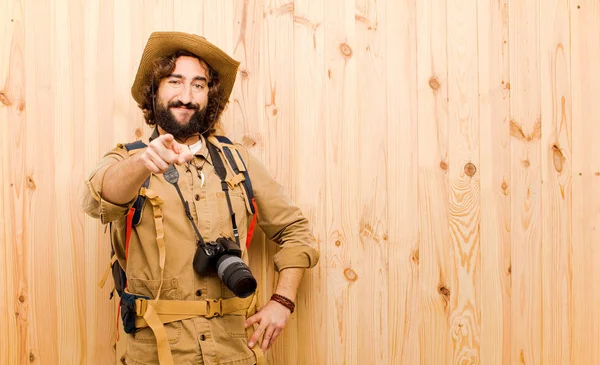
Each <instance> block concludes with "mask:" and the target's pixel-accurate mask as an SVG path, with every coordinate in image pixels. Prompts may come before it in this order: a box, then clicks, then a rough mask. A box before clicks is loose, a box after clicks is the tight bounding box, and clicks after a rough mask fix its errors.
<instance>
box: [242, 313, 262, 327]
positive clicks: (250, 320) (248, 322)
mask: <svg viewBox="0 0 600 365" xmlns="http://www.w3.org/2000/svg"><path fill="white" fill-rule="evenodd" d="M258 322H260V313H256V314H255V315H253V316H252V317H250V318H248V319H247V320H246V326H245V328H248V327H250V326H252V325H253V324H255V323H258Z"/></svg>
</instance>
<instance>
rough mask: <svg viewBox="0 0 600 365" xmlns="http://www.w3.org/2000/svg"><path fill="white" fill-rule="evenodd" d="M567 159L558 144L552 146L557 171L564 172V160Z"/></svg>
mask: <svg viewBox="0 0 600 365" xmlns="http://www.w3.org/2000/svg"><path fill="white" fill-rule="evenodd" d="M564 160H565V158H564V156H563V153H562V151H561V150H560V148H559V147H558V146H557V145H553V146H552V161H553V162H554V168H555V169H556V171H557V172H559V173H560V172H562V170H563V161H564Z"/></svg>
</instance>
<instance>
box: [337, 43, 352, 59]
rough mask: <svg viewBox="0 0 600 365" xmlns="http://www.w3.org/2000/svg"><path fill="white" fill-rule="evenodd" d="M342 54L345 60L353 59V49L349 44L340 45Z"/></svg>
mask: <svg viewBox="0 0 600 365" xmlns="http://www.w3.org/2000/svg"><path fill="white" fill-rule="evenodd" d="M340 52H342V55H344V57H345V58H350V57H352V48H350V46H349V45H348V44H347V43H341V44H340Z"/></svg>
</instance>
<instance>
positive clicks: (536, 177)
mask: <svg viewBox="0 0 600 365" xmlns="http://www.w3.org/2000/svg"><path fill="white" fill-rule="evenodd" d="M165 29H166V30H169V29H173V30H183V31H189V32H197V33H199V34H202V35H204V36H206V37H207V38H208V39H209V40H211V41H213V42H215V43H216V44H218V45H220V46H221V47H223V48H224V49H225V50H226V51H227V52H229V53H230V54H231V55H233V56H234V57H235V58H236V59H238V60H239V61H241V67H240V71H239V73H238V82H237V84H236V86H235V90H234V92H233V95H232V101H231V103H230V105H229V108H228V110H227V112H226V115H225V126H226V129H227V131H228V132H229V133H230V135H231V136H232V137H233V138H234V139H236V140H238V141H241V142H242V143H244V144H246V145H248V146H249V147H251V151H252V153H254V154H255V155H256V156H258V157H259V158H261V159H262V160H263V161H264V162H265V164H266V165H267V167H268V168H269V169H270V171H271V172H272V173H273V175H274V176H275V178H276V179H277V180H278V181H279V182H280V183H281V184H283V185H284V186H285V187H286V188H287V189H288V191H289V192H290V194H291V196H292V197H293V198H294V199H295V200H296V201H297V202H298V203H299V204H300V206H301V207H302V209H303V210H304V212H305V213H306V215H307V216H308V218H309V219H310V222H311V224H312V228H313V231H314V235H315V237H316V238H317V240H318V245H319V247H318V248H319V250H320V252H321V261H320V262H319V264H318V266H317V267H316V268H314V269H313V270H311V271H310V272H309V273H308V274H307V276H306V278H305V281H304V283H303V286H302V288H301V293H300V296H299V299H298V307H299V308H298V311H297V312H296V313H295V314H294V315H293V316H292V319H291V321H290V322H289V325H288V327H287V329H286V331H285V332H284V334H283V335H282V337H281V338H280V339H279V340H278V341H277V342H276V345H275V347H274V348H273V349H272V351H270V352H269V353H268V359H269V362H270V363H271V364H286V365H288V364H290V365H293V364H336V365H337V364H419V363H420V364H435V365H438V364H576V365H579V364H600V265H599V263H600V209H599V207H600V144H599V143H598V140H599V139H600V103H599V100H600V70H599V68H598V67H597V66H598V60H600V38H599V37H598V34H600V0H579V1H573V0H571V1H569V0H544V1H542V0H523V1H510V0H380V1H376V0H356V1H355V2H353V1H346V0H327V1H321V0H290V1H286V0H255V1H250V0H236V1H233V0H231V1H229V0H228V1H219V0H210V1H209V0H205V1H196V0H193V1H192V0H187V1H183V0H182V1H160V0H131V1H100V0H88V1H83V0H53V1H49V0H35V2H34V1H33V0H2V1H0V101H1V104H0V143H1V144H0V153H1V158H0V174H1V177H2V179H1V181H0V225H1V226H2V234H1V235H0V240H1V241H0V242H1V245H0V263H1V265H0V293H2V295H1V296H0V323H2V326H0V361H1V363H2V364H70V363H73V364H75V363H77V364H115V363H118V362H119V357H120V355H121V354H122V351H123V348H124V337H123V336H122V334H121V337H120V341H119V342H118V344H117V345H116V344H115V340H116V336H117V334H116V333H115V329H114V327H115V326H114V321H115V310H114V303H113V302H111V301H109V300H108V294H109V290H110V285H107V287H105V289H103V290H99V289H98V287H97V285H96V283H97V282H98V279H99V277H100V275H101V273H102V272H103V271H104V268H105V267H106V264H107V260H108V241H107V239H108V237H107V235H106V233H105V231H104V228H103V227H101V226H100V224H99V223H98V222H97V221H94V220H92V219H90V218H89V217H87V216H85V215H84V214H83V213H82V211H81V208H80V205H79V199H80V196H81V193H82V185H81V182H82V180H83V179H84V178H85V176H86V175H87V173H88V172H89V170H90V169H91V168H92V166H93V165H94V163H95V162H96V161H97V160H98V158H99V157H100V156H101V155H102V154H103V153H104V152H105V151H106V150H107V149H109V148H110V147H112V146H114V145H115V143H117V142H125V141H130V140H133V139H136V138H140V137H142V136H148V134H149V133H150V130H149V129H148V128H147V127H145V125H144V122H143V119H142V118H141V114H140V112H139V110H138V109H137V107H136V104H135V102H134V101H133V99H132V98H131V96H130V86H131V83H132V81H133V77H134V74H135V71H136V68H137V65H138V62H139V57H140V55H141V52H142V49H143V46H144V44H145V42H146V40H147V38H148V36H149V34H150V33H151V32H152V31H154V30H165ZM275 250H276V247H274V245H273V244H272V243H268V242H265V241H264V239H261V237H260V236H259V237H258V239H257V241H256V242H255V243H254V245H253V247H252V253H251V255H252V256H251V263H252V267H253V269H254V271H255V272H256V273H257V276H259V277H260V281H261V285H262V288H263V291H262V296H263V299H266V298H268V295H269V293H270V291H271V290H272V287H273V285H274V283H275V280H276V276H275V274H274V272H273V270H272V257H271V256H272V254H273V253H274V252H275Z"/></svg>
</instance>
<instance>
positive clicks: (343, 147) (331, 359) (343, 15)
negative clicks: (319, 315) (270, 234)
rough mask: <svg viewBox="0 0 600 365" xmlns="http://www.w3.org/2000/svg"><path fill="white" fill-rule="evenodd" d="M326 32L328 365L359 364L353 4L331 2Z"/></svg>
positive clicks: (325, 361) (355, 90) (326, 358)
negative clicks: (354, 255)
mask: <svg viewBox="0 0 600 365" xmlns="http://www.w3.org/2000/svg"><path fill="white" fill-rule="evenodd" d="M324 5H325V8H324V18H325V23H326V24H327V28H326V29H327V31H326V33H325V51H324V54H325V60H326V63H325V66H326V71H325V72H326V75H327V79H326V83H325V92H326V95H325V100H326V105H327V109H326V124H325V146H326V152H325V159H326V161H327V162H326V189H327V197H328V198H327V210H326V222H327V252H326V254H327V255H326V260H327V263H326V265H327V279H326V280H327V284H326V286H327V292H328V296H327V298H326V301H327V314H326V316H327V354H326V355H325V358H324V359H323V360H324V361H323V362H324V363H326V364H356V363H358V347H359V340H358V338H359V337H358V332H359V331H358V330H357V329H358V328H359V327H358V318H357V316H356V315H355V313H357V311H358V310H359V309H358V308H360V305H361V303H362V300H361V298H357V295H356V290H357V288H356V286H357V283H356V281H357V280H361V277H360V276H359V275H360V274H358V273H357V271H358V267H359V262H357V261H356V260H355V259H354V258H353V255H352V252H353V250H354V248H355V247H356V246H357V245H358V231H359V229H358V213H357V212H358V206H357V201H356V198H355V192H356V190H355V189H356V184H357V178H358V176H359V170H358V168H357V166H356V163H355V161H356V160H357V158H358V155H359V153H358V152H357V151H356V148H354V147H355V146H356V145H357V138H358V137H357V126H358V119H357V107H356V98H357V93H358V90H357V65H356V58H355V57H354V50H355V48H356V37H355V23H356V20H355V17H356V13H355V9H354V3H349V2H346V1H343V0H335V1H328V2H326V3H325V4H324Z"/></svg>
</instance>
